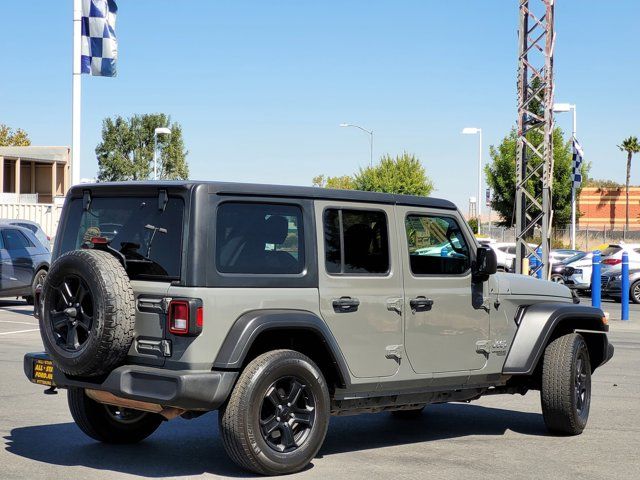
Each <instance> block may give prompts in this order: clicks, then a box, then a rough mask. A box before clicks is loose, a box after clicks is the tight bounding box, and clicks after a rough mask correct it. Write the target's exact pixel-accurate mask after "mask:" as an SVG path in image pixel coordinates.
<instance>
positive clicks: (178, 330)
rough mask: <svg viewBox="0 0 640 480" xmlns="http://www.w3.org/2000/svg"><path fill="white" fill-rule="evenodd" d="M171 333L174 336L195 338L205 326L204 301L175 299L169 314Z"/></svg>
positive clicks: (170, 304)
mask: <svg viewBox="0 0 640 480" xmlns="http://www.w3.org/2000/svg"><path fill="white" fill-rule="evenodd" d="M167 322H168V328H169V332H170V333H172V334H173V335H181V336H188V337H195V336H197V335H200V333H201V332H202V327H203V325H204V311H203V308H202V301H201V300H196V299H173V300H171V302H170V303H169V311H168V314H167Z"/></svg>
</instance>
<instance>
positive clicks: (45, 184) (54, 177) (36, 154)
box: [0, 147, 70, 203]
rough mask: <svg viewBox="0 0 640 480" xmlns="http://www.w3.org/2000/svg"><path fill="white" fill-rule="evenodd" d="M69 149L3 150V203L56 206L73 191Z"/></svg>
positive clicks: (0, 194) (0, 170) (0, 167)
mask: <svg viewBox="0 0 640 480" xmlns="http://www.w3.org/2000/svg"><path fill="white" fill-rule="evenodd" d="M69 157H70V148H69V147H0V188H1V190H0V203H54V198H55V197H64V196H65V195H66V193H67V190H68V189H69V163H70V162H69Z"/></svg>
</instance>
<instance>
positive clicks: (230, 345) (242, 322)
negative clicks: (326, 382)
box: [213, 309, 351, 386]
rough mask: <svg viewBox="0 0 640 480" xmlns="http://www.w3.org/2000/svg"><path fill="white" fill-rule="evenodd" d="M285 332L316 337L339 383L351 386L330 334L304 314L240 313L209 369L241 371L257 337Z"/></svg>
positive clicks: (315, 318) (319, 321)
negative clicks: (338, 376)
mask: <svg viewBox="0 0 640 480" xmlns="http://www.w3.org/2000/svg"><path fill="white" fill-rule="evenodd" d="M286 329H294V330H309V331H312V332H314V333H316V334H318V335H319V336H320V337H321V338H322V339H323V341H324V342H325V344H326V347H327V349H328V350H329V352H330V353H331V355H332V356H333V361H334V363H335V365H336V366H337V368H338V371H339V374H340V377H341V378H340V380H341V381H342V382H343V383H344V384H345V385H346V386H348V385H350V384H351V381H350V375H349V368H348V367H347V363H346V361H345V358H344V355H343V354H342V351H341V350H340V346H339V345H338V342H337V341H336V339H335V337H334V336H333V334H332V333H331V330H330V329H329V327H328V326H327V324H326V323H325V322H324V321H323V320H322V319H321V318H320V317H318V316H317V315H316V314H314V313H312V312H309V311H306V310H285V309H268V310H253V311H250V312H247V313H244V314H243V315H241V316H240V317H238V319H237V320H236V321H235V323H234V324H233V326H232V327H231V329H230V330H229V333H228V334H227V337H226V338H225V339H224V341H223V342H222V346H221V347H220V350H218V355H217V356H216V359H215V361H214V362H213V368H214V369H216V370H217V369H220V370H238V369H240V368H242V365H243V363H244V361H245V358H246V357H247V354H248V353H249V349H250V348H251V345H252V344H253V342H254V341H255V339H256V338H258V336H259V335H260V334H261V333H263V332H266V331H268V330H286ZM302 353H304V352H302Z"/></svg>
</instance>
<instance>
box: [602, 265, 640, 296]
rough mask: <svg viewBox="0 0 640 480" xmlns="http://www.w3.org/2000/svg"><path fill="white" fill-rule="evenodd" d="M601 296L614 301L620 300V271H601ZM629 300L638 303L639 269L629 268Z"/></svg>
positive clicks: (639, 294) (639, 291)
mask: <svg viewBox="0 0 640 480" xmlns="http://www.w3.org/2000/svg"><path fill="white" fill-rule="evenodd" d="M602 296H603V297H607V298H612V299H613V300H615V301H616V302H620V301H621V300H622V271H621V269H620V268H618V269H610V270H608V271H604V272H602ZM629 300H631V301H632V302H633V303H640V269H633V270H629Z"/></svg>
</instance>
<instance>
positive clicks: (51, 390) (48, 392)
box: [44, 385, 58, 395]
mask: <svg viewBox="0 0 640 480" xmlns="http://www.w3.org/2000/svg"><path fill="white" fill-rule="evenodd" d="M44 394H45V395H57V394H58V392H56V387H54V386H53V385H51V386H50V387H49V388H47V389H46V390H45V391H44Z"/></svg>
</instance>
